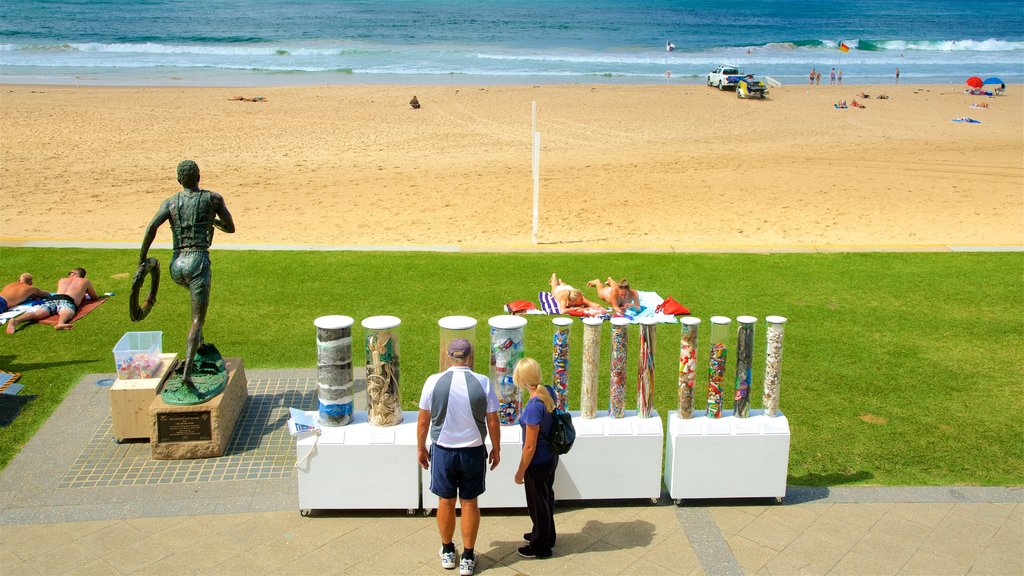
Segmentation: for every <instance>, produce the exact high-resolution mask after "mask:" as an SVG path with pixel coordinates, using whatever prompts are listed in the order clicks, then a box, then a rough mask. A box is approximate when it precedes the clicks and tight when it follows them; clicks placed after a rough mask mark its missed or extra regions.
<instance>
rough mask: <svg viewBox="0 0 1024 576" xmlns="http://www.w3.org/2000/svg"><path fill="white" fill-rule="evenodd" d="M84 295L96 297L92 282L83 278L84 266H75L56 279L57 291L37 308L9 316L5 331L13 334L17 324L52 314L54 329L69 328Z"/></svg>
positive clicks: (91, 297)
mask: <svg viewBox="0 0 1024 576" xmlns="http://www.w3.org/2000/svg"><path fill="white" fill-rule="evenodd" d="M86 296H88V297H89V298H90V299H92V300H95V299H96V298H98V296H96V289H95V288H93V286H92V282H91V281H90V280H87V279H86V278H85V268H75V269H74V270H72V271H71V272H68V276H67V278H61V279H60V280H58V281H57V291H56V292H54V293H53V295H52V296H49V297H48V298H47V299H46V301H45V302H43V303H42V304H40V305H39V307H38V308H36V309H35V310H33V311H31V312H26V313H24V314H22V315H21V316H15V317H14V318H11V320H10V321H9V322H8V323H7V333H8V334H14V331H15V330H16V327H17V325H18V324H22V323H24V322H33V321H37V320H42V319H43V318H49V317H50V316H53V315H54V314H56V315H57V324H56V325H55V326H54V327H53V329H54V330H71V329H72V328H74V326H72V325H71V323H70V321H71V319H72V318H74V317H75V314H76V313H77V312H78V307H79V306H81V305H82V301H83V300H85V297H86Z"/></svg>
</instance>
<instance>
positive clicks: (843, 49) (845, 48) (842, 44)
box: [839, 42, 850, 54]
mask: <svg viewBox="0 0 1024 576" xmlns="http://www.w3.org/2000/svg"><path fill="white" fill-rule="evenodd" d="M839 51H840V52H842V53H844V54H845V53H846V52H849V51H850V47H849V46H847V45H846V42H840V43H839Z"/></svg>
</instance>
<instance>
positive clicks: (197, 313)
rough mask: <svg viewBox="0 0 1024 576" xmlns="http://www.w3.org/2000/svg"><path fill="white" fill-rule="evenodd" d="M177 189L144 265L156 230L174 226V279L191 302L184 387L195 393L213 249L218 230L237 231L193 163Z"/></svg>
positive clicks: (150, 230)
mask: <svg viewBox="0 0 1024 576" xmlns="http://www.w3.org/2000/svg"><path fill="white" fill-rule="evenodd" d="M178 183H179V184H181V185H182V187H183V190H182V191H181V192H178V193H177V194H175V195H174V196H171V197H170V198H168V199H167V200H164V201H163V203H162V204H160V208H159V209H157V211H156V215H155V216H153V220H152V221H151V222H150V223H149V226H148V227H147V228H146V235H145V236H144V237H143V239H142V249H141V251H140V252H139V263H140V264H142V263H144V262H145V261H146V258H147V255H148V254H149V247H150V246H151V245H152V244H153V240H154V239H155V238H156V231H157V229H158V228H159V227H160V226H161V225H162V224H163V223H164V222H167V221H168V220H169V221H170V222H171V237H172V239H173V252H172V254H171V266H170V270H171V278H172V279H173V280H174V282H175V283H177V284H179V285H180V286H183V287H185V288H188V291H189V296H190V300H191V302H192V326H191V328H190V330H189V333H188V343H187V345H186V347H185V366H184V369H183V371H182V378H181V382H182V385H184V386H186V387H188V388H189V389H191V390H192V391H193V392H196V390H195V386H194V385H193V384H192V368H193V365H194V364H195V356H196V351H197V350H199V347H200V346H201V345H202V344H203V324H204V323H205V322H206V311H207V309H208V308H209V305H210V278H211V275H210V245H211V244H213V229H214V228H217V229H219V230H222V231H224V232H227V233H228V234H231V233H233V232H234V231H235V222H234V220H233V219H232V218H231V213H230V212H228V208H227V206H226V205H225V203H224V198H223V197H222V196H221V195H220V194H218V193H216V192H211V191H209V190H202V189H200V188H199V166H198V165H197V164H196V163H195V162H194V161H192V160H183V161H182V162H181V163H179V164H178Z"/></svg>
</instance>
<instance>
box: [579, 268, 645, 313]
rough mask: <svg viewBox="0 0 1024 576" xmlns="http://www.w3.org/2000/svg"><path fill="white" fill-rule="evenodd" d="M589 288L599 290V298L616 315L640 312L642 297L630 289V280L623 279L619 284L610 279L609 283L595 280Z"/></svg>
mask: <svg viewBox="0 0 1024 576" xmlns="http://www.w3.org/2000/svg"><path fill="white" fill-rule="evenodd" d="M587 286H590V287H591V288H596V289H597V296H598V297H599V298H600V299H601V300H604V301H605V302H607V303H608V304H609V305H611V307H612V312H614V313H615V314H617V315H618V314H623V313H625V312H626V311H627V310H633V311H635V312H639V311H640V296H639V295H638V294H637V293H636V290H633V289H632V288H630V287H629V280H626V279H625V278H623V279H622V280H619V281H618V282H615V281H614V280H612V277H611V276H609V277H608V281H607V283H605V282H601V281H600V280H597V279H594V280H591V281H590V282H587Z"/></svg>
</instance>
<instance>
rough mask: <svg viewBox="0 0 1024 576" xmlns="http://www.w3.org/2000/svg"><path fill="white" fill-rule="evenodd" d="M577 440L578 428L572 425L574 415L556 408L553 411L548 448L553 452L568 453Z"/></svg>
mask: <svg viewBox="0 0 1024 576" xmlns="http://www.w3.org/2000/svg"><path fill="white" fill-rule="evenodd" d="M575 441H576V428H575V427H574V426H573V425H572V416H571V415H570V414H569V413H568V412H566V411H564V410H559V409H557V408H555V411H554V412H552V413H551V430H549V431H548V448H549V449H550V450H551V453H552V454H558V455H561V454H567V453H568V452H569V450H572V443H573V442H575Z"/></svg>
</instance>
